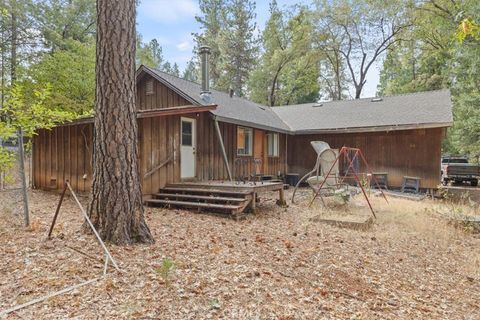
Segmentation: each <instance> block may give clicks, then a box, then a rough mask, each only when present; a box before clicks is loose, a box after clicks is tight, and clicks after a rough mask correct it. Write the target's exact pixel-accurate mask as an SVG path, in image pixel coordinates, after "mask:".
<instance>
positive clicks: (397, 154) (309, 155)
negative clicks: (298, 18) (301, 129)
mask: <svg viewBox="0 0 480 320" xmlns="http://www.w3.org/2000/svg"><path fill="white" fill-rule="evenodd" d="M443 136H444V129H443V128H433V129H418V130H402V131H390V132H372V133H348V134H345V133H339V134H324V135H320V134H312V135H297V136H289V138H288V139H289V140H288V162H289V171H290V172H296V173H300V174H305V173H306V172H308V171H309V170H311V169H312V168H313V167H314V165H315V160H316V154H315V152H314V150H313V148H312V147H311V146H310V141H314V140H319V141H325V142H327V143H328V144H330V147H331V148H341V147H342V146H347V147H356V148H360V149H362V151H363V153H364V155H365V157H366V158H367V161H368V163H369V165H370V167H371V169H372V171H374V172H388V180H389V184H390V185H391V186H395V187H399V186H401V184H402V181H403V176H416V177H420V178H421V179H422V180H421V187H422V188H437V186H438V184H439V183H440V158H441V144H442V139H443ZM362 170H364V168H362Z"/></svg>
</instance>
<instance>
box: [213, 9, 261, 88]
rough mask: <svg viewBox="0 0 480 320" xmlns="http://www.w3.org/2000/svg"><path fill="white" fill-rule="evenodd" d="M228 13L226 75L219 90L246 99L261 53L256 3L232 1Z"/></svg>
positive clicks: (223, 50) (223, 37) (224, 38)
mask: <svg viewBox="0 0 480 320" xmlns="http://www.w3.org/2000/svg"><path fill="white" fill-rule="evenodd" d="M227 12H228V14H227V19H226V27H225V28H224V29H223V30H222V32H221V45H222V46H221V47H220V52H221V54H222V60H223V61H222V63H221V64H220V65H221V67H222V70H223V71H224V72H223V73H222V74H221V76H220V79H219V81H218V84H217V87H218V88H219V89H222V90H228V89H233V91H234V92H235V94H236V95H237V96H238V97H242V96H244V93H245V89H246V83H247V81H248V77H249V75H250V71H251V70H252V69H253V66H254V65H255V61H256V57H257V52H258V41H257V39H256V37H255V34H254V33H255V28H256V24H255V17H256V15H255V2H253V1H251V0H231V1H229V3H228V11H227Z"/></svg>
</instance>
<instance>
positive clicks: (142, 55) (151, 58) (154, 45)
mask: <svg viewBox="0 0 480 320" xmlns="http://www.w3.org/2000/svg"><path fill="white" fill-rule="evenodd" d="M164 63H165V59H164V58H163V49H162V47H161V46H160V44H159V43H158V41H157V39H152V40H150V42H148V43H143V42H142V36H141V35H137V53H136V64H137V66H140V65H142V64H143V65H145V66H147V67H150V68H154V69H157V70H162V69H163V64H164Z"/></svg>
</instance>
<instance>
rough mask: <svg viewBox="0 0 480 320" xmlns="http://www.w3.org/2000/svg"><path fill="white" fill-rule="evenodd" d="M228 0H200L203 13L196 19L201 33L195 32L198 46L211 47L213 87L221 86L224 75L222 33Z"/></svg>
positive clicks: (211, 79)
mask: <svg viewBox="0 0 480 320" xmlns="http://www.w3.org/2000/svg"><path fill="white" fill-rule="evenodd" d="M226 2H227V0H199V8H200V12H201V14H200V15H198V16H196V17H195V19H196V20H197V22H198V23H199V24H200V30H201V32H200V33H194V34H193V35H194V39H195V43H196V47H197V48H199V47H200V46H202V45H207V46H209V47H210V52H211V53H210V81H211V82H212V87H213V88H219V81H220V77H221V75H222V61H223V54H222V52H221V49H220V48H221V39H220V34H221V32H222V30H224V29H225V20H226V15H227V12H226V10H227V3H226Z"/></svg>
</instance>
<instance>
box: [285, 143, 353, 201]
mask: <svg viewBox="0 0 480 320" xmlns="http://www.w3.org/2000/svg"><path fill="white" fill-rule="evenodd" d="M310 144H311V145H312V147H313V149H314V150H315V152H316V153H317V161H316V162H315V167H314V168H313V170H312V171H310V172H308V173H307V174H306V175H304V176H303V177H302V178H301V179H300V180H299V181H298V183H297V185H296V186H295V190H294V191H293V195H292V203H293V202H294V197H295V193H296V191H297V188H298V187H299V186H300V184H301V183H302V182H304V181H305V182H307V184H308V185H309V186H310V188H312V189H313V191H314V192H317V191H318V189H319V188H320V187H321V190H320V192H319V195H320V199H322V202H323V204H324V205H325V202H324V201H323V197H327V196H333V195H335V194H343V193H345V192H346V191H347V192H348V184H346V183H343V182H341V181H340V178H339V171H340V170H339V161H336V159H337V153H338V151H336V150H334V149H331V148H330V145H329V144H328V143H326V142H323V141H311V142H310Z"/></svg>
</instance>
